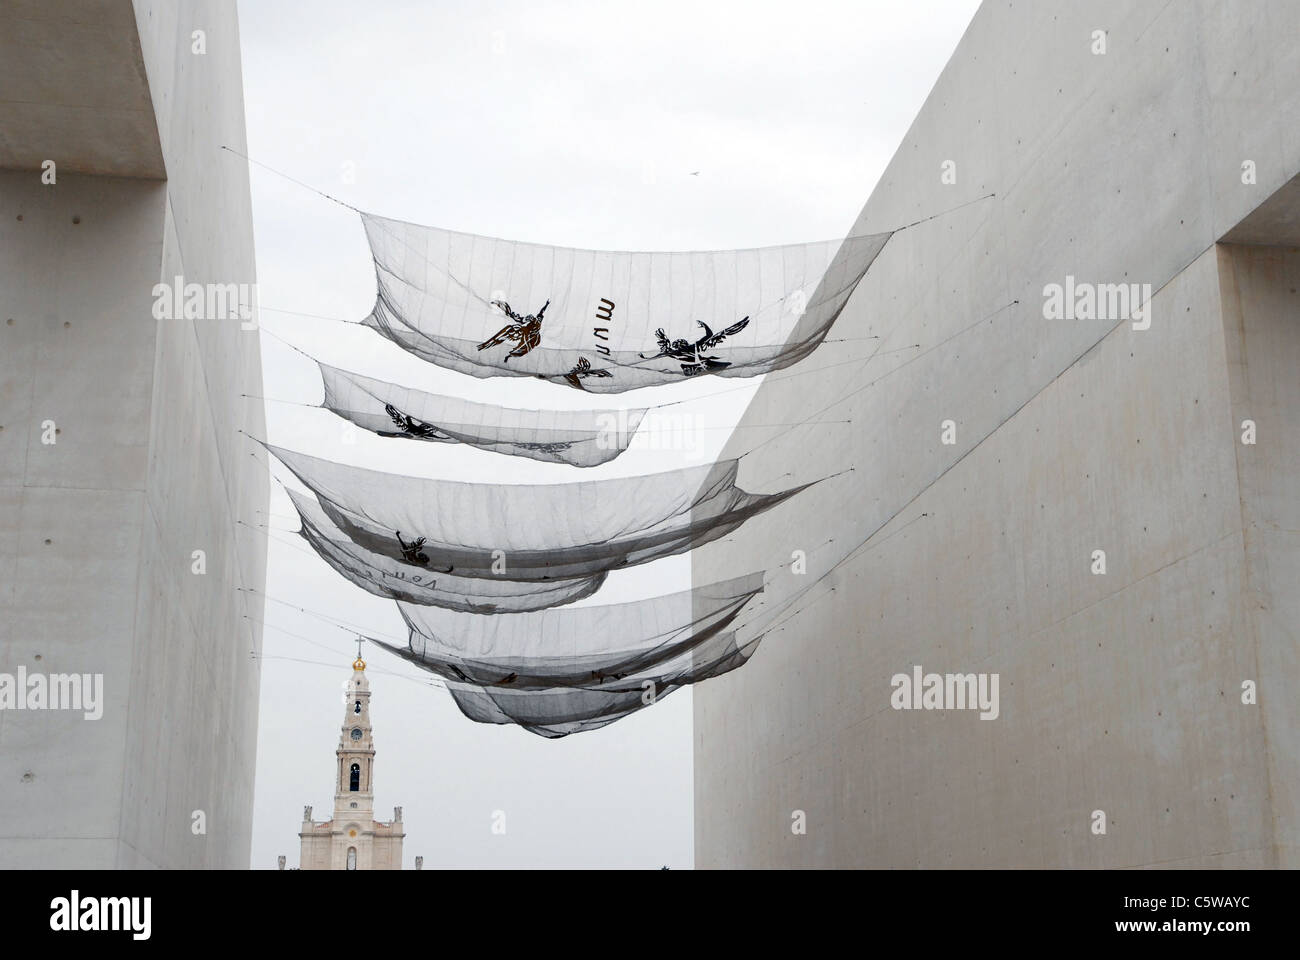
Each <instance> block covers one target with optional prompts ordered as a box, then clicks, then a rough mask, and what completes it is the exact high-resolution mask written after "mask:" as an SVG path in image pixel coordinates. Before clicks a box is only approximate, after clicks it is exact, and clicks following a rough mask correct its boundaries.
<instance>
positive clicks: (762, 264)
mask: <svg viewBox="0 0 1300 960" xmlns="http://www.w3.org/2000/svg"><path fill="white" fill-rule="evenodd" d="M361 219H362V223H363V224H364V226H365V231H366V238H367V240H368V241H369V243H370V250H371V254H372V256H373V258H374V262H375V273H376V277H377V281H378V288H379V292H378V296H377V298H376V302H375V306H374V309H373V310H372V311H371V313H370V315H369V316H368V317H366V319H365V321H364V323H365V324H366V325H367V326H370V327H372V328H373V329H375V330H377V331H379V332H380V333H382V334H383V335H384V336H386V337H388V338H389V339H390V340H392V341H393V342H395V343H397V344H398V345H399V346H401V347H402V348H403V349H405V350H408V351H410V352H411V353H414V354H415V355H417V356H419V357H422V358H423V359H425V360H427V361H429V362H431V363H435V364H437V365H438V366H441V367H446V368H448V369H452V370H458V371H460V372H461V373H467V374H470V375H471V376H475V377H500V376H515V377H524V376H527V377H540V378H541V379H544V380H549V381H552V382H554V383H557V384H567V385H569V386H571V387H575V388H577V389H579V390H586V391H589V392H592V393H621V392H623V391H625V390H632V389H635V388H638V387H649V386H657V385H661V384H666V383H674V382H677V381H680V380H682V379H686V378H690V377H695V376H699V375H701V374H713V375H715V376H722V377H753V376H757V375H759V374H763V373H767V372H769V371H772V370H779V369H782V368H783V367H787V366H789V365H790V364H792V363H795V362H797V361H798V360H801V359H803V358H804V357H805V356H807V355H808V354H809V353H811V352H812V351H813V350H815V349H816V348H817V346H818V345H819V344H820V343H821V342H822V340H824V339H825V337H826V334H827V332H828V331H829V330H830V328H831V325H832V324H833V323H834V322H835V319H836V317H838V316H839V314H840V311H841V310H842V309H843V308H844V305H845V304H846V303H847V302H848V299H849V296H850V295H851V294H852V293H853V290H854V288H855V287H856V286H857V284H858V282H859V281H860V280H861V279H862V277H863V276H864V275H865V274H866V272H867V268H868V267H870V266H871V263H872V261H873V260H875V258H876V256H877V254H879V253H880V250H881V248H882V247H883V246H884V245H885V242H886V241H887V240H888V239H889V237H890V236H891V234H890V233H881V234H874V235H871V236H862V237H850V238H848V239H846V240H843V241H825V242H820V243H807V244H797V245H790V246H783V247H764V248H757V249H750V250H726V251H707V252H692V253H624V252H603V251H594V250H576V249H571V248H567V247H548V246H542V245H539V244H532V243H517V242H515V241H511V240H500V239H496V238H492V237H480V236H475V235H473V234H467V233H456V232H453V231H450V230H440V229H438V228H436V227H425V226H418V225H416V224H412V223H405V222H403V221H400V220H389V219H387V218H384V217H377V216H374V215H373V214H369V213H363V214H361Z"/></svg>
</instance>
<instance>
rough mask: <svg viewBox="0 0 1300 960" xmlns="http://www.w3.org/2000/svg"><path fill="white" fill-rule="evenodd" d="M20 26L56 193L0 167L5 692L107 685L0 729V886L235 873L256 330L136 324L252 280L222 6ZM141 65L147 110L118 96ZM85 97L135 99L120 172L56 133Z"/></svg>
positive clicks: (28, 15)
mask: <svg viewBox="0 0 1300 960" xmlns="http://www.w3.org/2000/svg"><path fill="white" fill-rule="evenodd" d="M32 6H33V5H31V4H24V3H15V2H5V3H0V21H5V20H6V19H7V20H11V21H12V20H28V21H40V35H41V37H43V38H44V40H43V44H44V45H35V46H34V45H32V44H19V45H18V47H17V48H16V51H15V55H17V56H19V57H20V58H22V57H25V58H26V61H25V63H24V64H22V65H16V64H14V63H12V62H10V63H8V64H7V65H6V67H5V70H6V71H8V72H15V73H23V72H24V71H25V70H27V69H35V68H37V67H40V68H42V69H47V68H49V67H50V65H55V66H57V67H58V68H59V69H62V70H63V74H62V75H60V76H53V75H49V74H48V73H47V74H44V75H43V77H42V81H41V84H40V85H38V86H37V87H34V88H33V89H34V90H35V94H34V95H39V96H41V97H44V98H46V99H45V100H43V101H42V102H40V103H38V104H37V105H36V106H37V107H39V108H40V109H37V110H36V111H35V113H34V114H33V116H34V117H35V118H36V119H35V120H34V121H33V123H32V124H31V126H30V128H29V129H27V130H26V132H25V133H23V136H22V138H21V142H20V147H21V150H22V151H27V153H29V154H30V155H32V156H36V157H50V158H53V159H55V160H56V162H57V163H58V170H59V175H58V181H57V183H56V184H54V185H45V184H42V183H41V180H40V176H39V171H37V170H32V169H30V164H29V163H27V162H25V161H23V160H22V156H26V154H23V155H22V156H18V155H16V154H10V153H4V154H3V155H0V162H5V163H8V162H10V161H12V162H13V163H14V164H15V165H17V166H19V167H22V168H24V169H20V170H3V171H0V671H4V672H10V673H12V672H14V671H15V670H16V668H17V667H18V666H24V667H25V668H26V669H27V670H28V671H29V673H31V672H48V673H61V672H78V673H102V674H103V677H104V689H105V695H104V702H105V706H104V712H103V716H102V718H101V719H98V720H85V719H82V716H81V714H79V713H69V712H65V711H52V710H47V711H22V712H16V711H9V710H4V711H0V824H3V825H2V826H0V867H91V868H96V867H102V868H113V867H116V868H140V867H182V868H200V867H204V868H245V867H247V866H248V862H249V847H250V841H251V823H252V809H253V775H254V761H255V752H256V739H257V738H256V726H257V704H258V682H259V669H258V661H257V660H256V659H254V656H253V654H254V653H255V652H260V649H261V628H260V622H261V618H262V609H261V602H260V599H259V598H260V591H261V589H262V587H263V586H264V583H265V554H266V544H265V541H264V540H263V538H262V537H261V536H260V534H259V533H258V532H257V531H256V529H255V528H253V527H251V526H241V525H240V521H243V522H244V523H249V524H251V523H255V522H257V512H258V511H263V512H264V511H265V509H266V506H267V500H268V488H267V485H268V479H267V474H266V471H265V468H264V467H263V466H262V465H261V464H260V463H258V461H256V460H254V459H253V458H252V457H250V456H248V450H247V449H246V448H245V447H244V446H243V444H244V443H245V442H246V441H244V438H243V437H241V436H240V434H239V432H238V431H239V430H241V429H242V430H244V431H246V432H247V433H250V434H253V435H256V436H261V435H263V434H264V432H265V431H264V424H263V421H262V411H261V408H260V405H258V404H256V403H249V402H247V401H246V400H245V399H243V398H242V397H241V396H240V395H241V394H244V393H248V394H254V395H256V394H260V393H261V366H260V363H261V361H260V352H259V346H258V333H257V331H256V330H255V329H254V330H244V329H241V325H240V323H239V322H238V321H237V320H234V319H220V320H214V319H207V320H203V319H192V320H178V319H162V320H158V319H155V318H154V316H153V313H152V308H153V304H154V296H153V288H154V285H155V284H157V283H159V282H163V281H165V282H171V279H172V278H173V277H175V276H177V275H180V276H183V277H184V279H185V281H186V282H195V283H200V284H206V283H219V284H230V283H235V284H240V283H248V284H251V283H253V282H255V279H256V277H255V273H254V258H253V236H252V211H251V204H250V195H249V184H248V177H247V169H246V166H245V165H244V163H243V162H242V161H234V160H232V158H231V156H230V155H229V154H227V153H225V152H224V151H222V150H221V149H220V147H221V145H223V144H228V145H230V146H232V147H234V148H235V149H238V150H241V151H242V150H244V142H245V141H244V121H243V98H242V89H241V70H240V62H239V43H238V27H237V23H236V18H235V11H234V6H233V4H227V3H221V2H215V0H213V2H207V3H201V2H193V3H180V4H177V3H171V2H158V3H146V2H138V3H135V4H132V3H130V2H128V0H119V2H107V0H106V2H103V3H98V4H85V5H74V4H45V5H39V4H38V5H35V6H36V7H39V8H40V15H37V14H33V13H32V10H31V9H30V8H31V7H32ZM73 7H76V8H77V9H78V10H80V11H81V12H82V13H83V14H87V15H86V16H81V17H80V19H79V20H78V23H75V24H68V23H64V22H63V21H62V20H61V16H62V15H64V14H67V12H68V10H69V9H71V8H73ZM93 11H97V13H96V17H98V19H95V18H92V17H90V16H88V14H89V12H93ZM56 14H59V15H57V16H56ZM74 19H75V18H74ZM83 22H84V23H90V24H91V25H94V24H100V23H102V24H107V25H108V26H107V27H105V29H108V32H109V36H110V40H111V43H110V44H109V46H108V48H107V49H108V50H111V51H113V52H112V55H111V56H110V55H109V54H108V53H107V52H104V53H103V54H102V56H101V57H100V58H99V59H95V58H89V59H88V58H86V57H83V56H82V55H81V54H80V53H78V51H79V50H80V46H81V44H82V40H83V38H82V33H81V25H83ZM110 28H111V29H110ZM31 29H36V27H32V28H31ZM195 29H203V30H204V31H206V38H207V52H206V53H205V54H203V55H196V54H193V53H192V48H191V44H192V40H191V36H192V32H193V30H195ZM128 34H129V39H130V41H131V42H129V43H128V42H127V41H126V38H127V35H128ZM132 49H133V50H135V54H134V56H135V57H136V58H138V60H139V63H140V64H142V65H143V70H144V75H145V77H146V78H147V83H146V84H145V85H144V86H143V87H139V86H136V85H134V84H132V83H125V82H124V81H122V77H123V76H124V75H125V74H126V73H130V71H131V69H133V68H131V67H130V63H129V61H130V57H131V54H130V50H132ZM88 86H89V87H93V88H95V89H97V90H99V91H101V93H102V95H103V97H105V98H107V99H106V102H105V103H103V104H97V105H96V109H97V110H98V109H99V108H100V107H107V108H110V111H109V115H112V110H120V111H125V112H131V113H132V114H133V115H134V112H138V111H139V109H140V99H139V98H140V94H141V92H143V94H144V96H145V105H146V110H147V113H148V115H149V124H148V127H149V128H150V131H151V132H150V134H149V136H144V135H141V137H140V139H138V140H137V139H135V137H136V134H137V133H139V131H138V129H137V128H136V127H133V126H131V125H130V124H128V125H126V126H125V127H122V128H121V129H120V130H119V131H118V132H119V133H121V134H122V135H123V136H124V137H126V142H127V143H128V144H132V143H133V144H134V145H135V146H136V147H138V154H137V155H136V156H135V157H134V159H132V160H130V161H129V162H125V161H124V162H125V163H126V166H125V167H123V166H121V165H120V164H119V161H120V156H119V157H118V159H116V160H111V161H110V160H105V159H104V157H105V156H106V154H104V152H103V150H102V147H103V142H102V141H101V140H100V139H98V138H97V136H96V134H95V130H94V128H93V125H86V126H78V125H77V124H76V123H74V122H73V120H72V119H68V120H67V122H66V123H65V122H64V119H61V118H64V117H65V115H66V114H67V111H66V110H64V108H65V107H68V106H69V105H70V103H71V101H68V100H66V99H65V98H64V94H65V93H66V92H67V91H76V90H84V89H86V88H87V87H88ZM6 89H8V87H6ZM110 94H111V96H110ZM4 99H5V98H4V97H3V96H0V100H4ZM3 109H6V107H5V106H4V104H2V103H0V110H3ZM133 131H134V132H133ZM150 144H152V148H151V147H150ZM150 149H152V150H153V151H155V153H157V156H156V157H154V158H153V159H152V160H151V159H149V156H148V155H149V151H150ZM158 151H160V152H158ZM110 152H111V151H110ZM15 157H17V159H15ZM137 161H138V162H139V163H141V164H143V165H142V166H134V167H133V166H131V165H130V164H131V163H136V162H137ZM155 161H157V162H155ZM151 163H152V164H154V165H153V166H152V167H150V166H149V164H151ZM79 166H80V168H85V169H90V170H93V171H95V172H97V173H102V172H104V171H105V170H113V171H117V172H129V173H131V174H133V175H134V177H135V178H122V177H112V176H86V175H78V174H75V173H72V172H70V171H73V170H76V169H78V168H79ZM164 170H165V175H166V179H165V180H164V179H148V178H147V177H155V176H156V177H161V176H162V175H163V173H164ZM47 420H49V421H54V423H55V424H57V429H58V431H59V432H58V434H57V436H56V442H55V443H54V444H46V443H43V442H42V433H43V427H42V424H43V423H44V422H45V421H47ZM198 550H201V551H203V554H204V564H205V568H206V569H205V572H203V573H196V572H195V567H194V563H195V561H194V551H198ZM247 591H259V594H257V595H254V594H253V593H250V592H247Z"/></svg>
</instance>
